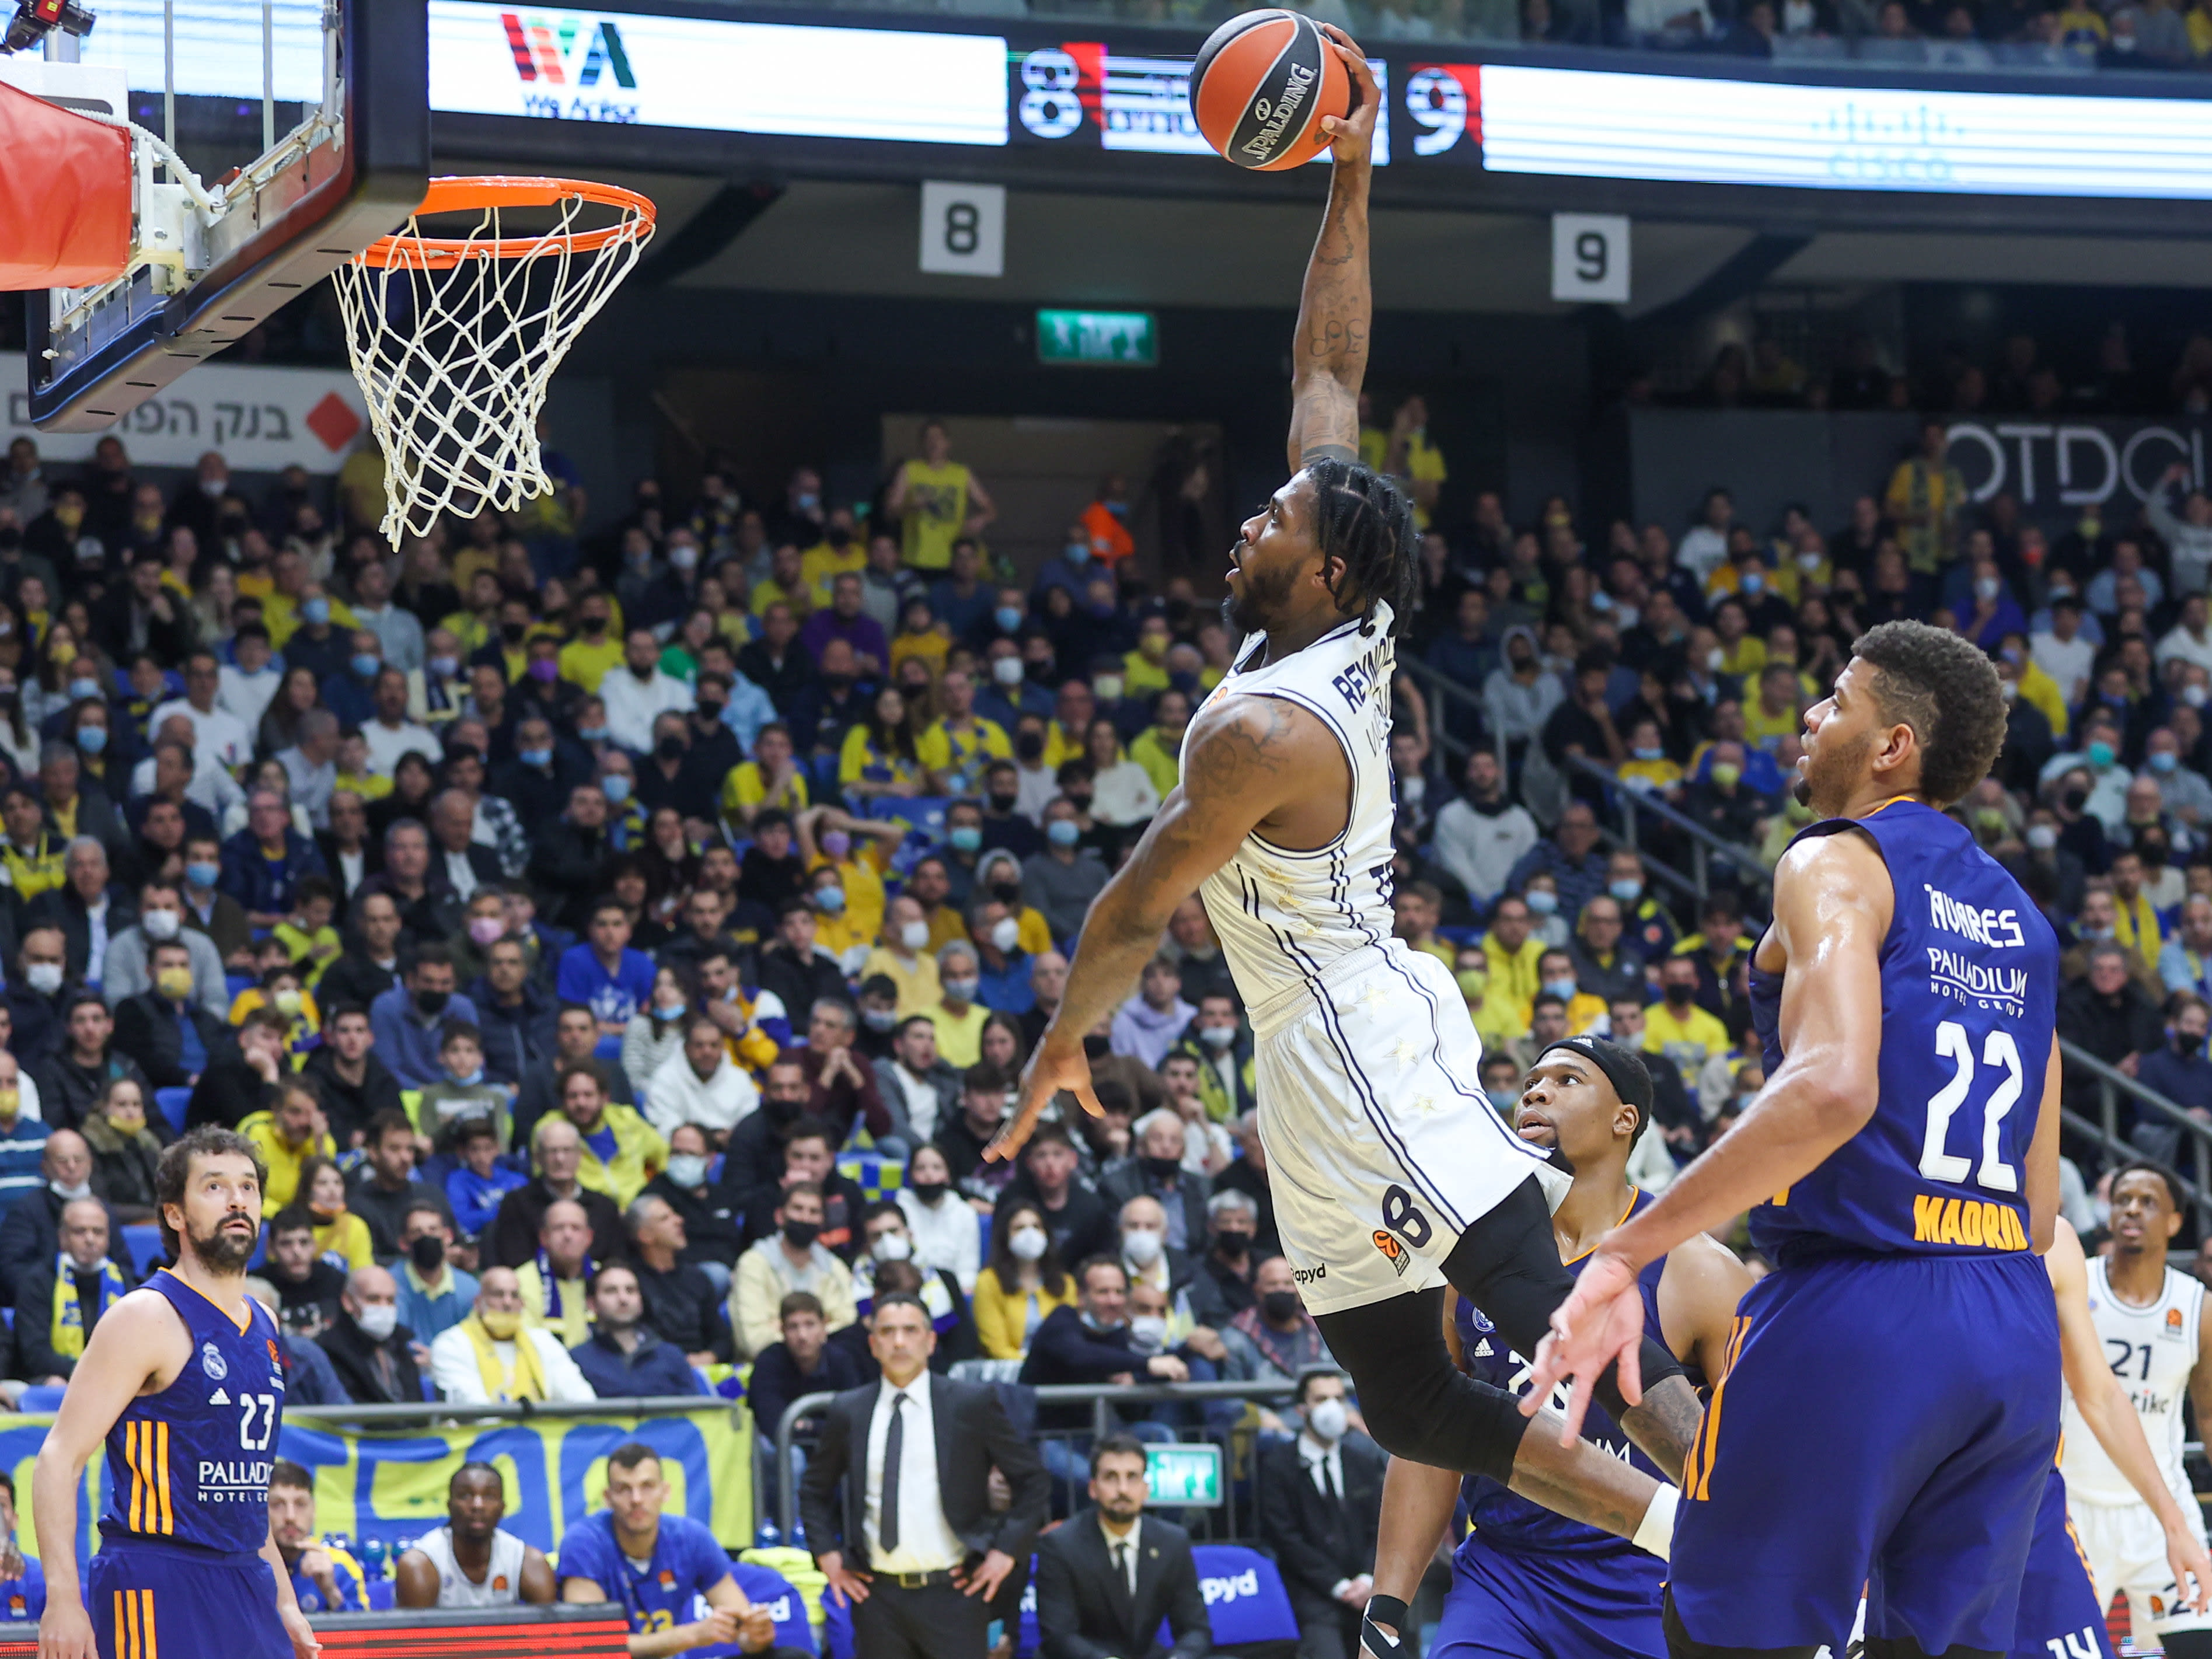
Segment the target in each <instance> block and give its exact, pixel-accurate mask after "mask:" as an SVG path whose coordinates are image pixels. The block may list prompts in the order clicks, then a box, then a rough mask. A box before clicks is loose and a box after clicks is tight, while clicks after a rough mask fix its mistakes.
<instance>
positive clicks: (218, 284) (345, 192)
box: [25, 0, 430, 432]
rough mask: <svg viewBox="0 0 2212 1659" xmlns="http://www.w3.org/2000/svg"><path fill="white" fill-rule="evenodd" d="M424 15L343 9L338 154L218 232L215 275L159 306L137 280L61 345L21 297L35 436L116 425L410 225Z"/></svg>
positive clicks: (46, 309)
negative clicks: (359, 254) (341, 113)
mask: <svg viewBox="0 0 2212 1659" xmlns="http://www.w3.org/2000/svg"><path fill="white" fill-rule="evenodd" d="M340 29H341V46H340V53H339V63H340V79H341V82H342V83H343V106H344V111H345V121H344V127H343V142H341V143H336V144H331V145H325V146H324V147H322V148H320V149H316V150H314V151H313V152H311V153H309V154H307V155H303V156H301V157H297V158H295V159H294V160H293V161H291V162H289V164H288V165H287V166H286V167H284V168H283V170H282V171H281V172H279V173H277V174H276V175H275V177H274V178H273V179H272V180H271V181H270V185H268V186H265V187H264V190H263V191H262V192H261V195H260V198H259V204H258V209H257V210H256V212H255V215H254V216H253V217H252V218H251V219H242V218H240V216H239V215H237V214H234V215H232V216H231V217H230V219H228V220H227V221H225V222H222V223H221V224H219V225H218V226H217V227H216V231H217V233H218V234H216V236H215V237H213V238H212V239H211V242H212V248H211V251H212V252H214V253H215V254H216V259H215V262H214V263H213V264H211V265H210V269H209V270H207V272H206V273H205V274H204V276H202V277H201V278H200V279H199V280H198V281H197V283H194V284H193V286H191V288H190V289H186V290H185V291H184V292H183V293H180V294H176V295H158V294H156V293H155V291H154V283H153V278H152V276H151V274H150V273H149V271H147V270H143V269H142V270H139V271H137V273H135V275H134V276H133V278H132V280H131V283H129V284H127V285H126V286H125V289H122V290H120V291H119V292H118V294H117V295H116V296H115V297H114V299H113V300H112V301H109V302H108V303H107V304H106V305H105V306H104V307H102V308H101V310H100V312H98V313H95V314H94V317H93V318H92V319H91V321H90V324H89V325H88V326H87V327H85V328H83V329H82V330H80V331H76V332H74V333H72V334H71V335H70V337H67V338H58V337H55V335H54V333H53V331H52V295H51V293H50V292H49V291H47V290H43V289H42V290H39V291H36V292H33V293H31V294H28V295H26V296H25V301H26V304H27V307H28V316H27V322H28V325H29V327H28V334H29V341H30V343H29V348H28V356H29V370H30V373H29V399H30V414H31V418H32V420H33V422H35V423H36V424H37V425H39V426H40V428H44V429H46V430H47V431H53V432H91V431H98V430H100V429H101V428H105V427H107V426H110V425H112V423H113V422H115V421H117V420H118V419H119V418H120V417H121V416H125V415H126V414H128V413H129V412H130V411H131V410H132V409H134V408H136V407H137V405H138V404H140V403H143V401H144V400H145V399H147V398H150V397H152V396H154V395H155V393H156V392H159V391H161V389H162V388H163V387H165V386H168V385H169V384H171V383H172V382H173V381H174V380H177V379H178V378H179V376H181V375H183V374H186V373H188V372H190V370H191V368H193V367H194V365H196V364H197V363H199V362H203V361H204V360H205V359H206V358H208V357H210V356H214V355H216V353H217V352H220V351H221V350H222V349H223V348H224V347H226V346H228V345H230V344H231V343H234V342H235V341H236V340H238V339H239V338H240V337H242V336H244V335H245V334H246V333H247V332H249V331H251V330H252V329H253V328H254V327H255V326H256V325H258V324H259V323H261V322H262V321H263V320H264V319H266V318H267V317H268V316H269V315H270V313H273V312H275V311H276V309H277V308H278V307H281V306H283V305H284V304H285V303H286V302H287V301H290V300H292V299H294V298H295V297H297V296H298V295H300V294H301V293H302V292H304V291H305V290H306V289H309V288H311V287H313V285H314V284H315V283H319V282H320V281H322V280H323V279H324V278H325V277H326V276H329V275H330V273H331V271H332V270H336V269H337V266H338V265H339V264H341V263H342V262H343V261H344V260H346V259H349V258H352V256H353V255H354V254H356V253H357V252H360V251H361V250H362V248H364V247H366V246H368V245H369V243H371V242H373V241H374V240H376V239H377V238H378V237H380V236H382V235H385V234H388V233H389V232H390V231H391V230H392V228H394V227H396V226H397V225H398V224H399V223H400V222H403V221H404V219H405V218H406V217H407V216H408V215H409V213H410V212H411V211H412V210H414V208H415V206H416V204H418V203H419V202H421V200H422V194H423V191H424V189H425V188H426V186H427V185H428V179H429V176H430V113H429V56H428V54H429V46H428V5H427V3H426V0H343V4H342V7H341V19H340ZM241 233H242V234H241ZM225 237H228V238H229V239H231V240H232V241H233V242H234V246H228V247H225V246H223V239H224V238H225ZM49 350H52V351H53V352H55V353H56V354H57V355H55V356H52V357H49V356H46V353H47V352H48V351H49Z"/></svg>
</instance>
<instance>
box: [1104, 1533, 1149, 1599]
mask: <svg viewBox="0 0 2212 1659" xmlns="http://www.w3.org/2000/svg"><path fill="white" fill-rule="evenodd" d="M1144 1532H1145V1517H1144V1516H1143V1514H1142V1513H1141V1512H1139V1515H1138V1516H1137V1518H1136V1519H1135V1520H1133V1521H1132V1522H1129V1530H1128V1531H1127V1533H1125V1534H1123V1535H1122V1536H1121V1537H1119V1538H1116V1537H1115V1536H1114V1534H1113V1532H1112V1531H1111V1530H1110V1529H1109V1528H1108V1527H1107V1525H1106V1517H1105V1516H1103V1515H1102V1516H1099V1517H1098V1534H1099V1536H1100V1537H1102V1538H1103V1539H1104V1540H1105V1541H1106V1559H1107V1560H1108V1562H1109V1563H1110V1562H1112V1561H1113V1559H1115V1558H1114V1552H1115V1550H1120V1551H1121V1577H1123V1579H1125V1580H1126V1581H1127V1583H1128V1586H1129V1595H1130V1596H1131V1598H1132V1599H1134V1597H1135V1595H1136V1594H1137V1559H1138V1549H1139V1546H1140V1545H1141V1544H1142V1543H1143V1541H1144Z"/></svg>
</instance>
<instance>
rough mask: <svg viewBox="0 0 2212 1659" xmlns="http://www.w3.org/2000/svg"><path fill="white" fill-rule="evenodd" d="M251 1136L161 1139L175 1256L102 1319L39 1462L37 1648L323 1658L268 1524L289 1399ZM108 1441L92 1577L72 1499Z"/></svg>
mask: <svg viewBox="0 0 2212 1659" xmlns="http://www.w3.org/2000/svg"><path fill="white" fill-rule="evenodd" d="M263 1174H264V1171H263V1170H262V1166H261V1161H260V1159H259V1158H258V1157H257V1156H256V1155H255V1153H254V1150H253V1146H252V1142H250V1141H248V1140H247V1139H245V1138H244V1137H243V1136H241V1135H238V1134H234V1133H231V1132H230V1131H229V1130H228V1129H218V1128H215V1127H211V1126H210V1127H201V1128H197V1129H195V1130H193V1131H192V1132H191V1133H190V1134H187V1135H185V1137H184V1138H183V1139H181V1140H178V1141H176V1142H174V1143H173V1144H172V1145H171V1146H169V1147H168V1149H167V1151H165V1152H163V1153H162V1154H161V1164H160V1165H159V1167H158V1169H157V1170H156V1172H155V1192H154V1195H155V1202H156V1203H157V1205H158V1206H159V1213H160V1218H161V1243H163V1245H164V1246H165V1247H167V1249H168V1251H169V1253H170V1255H172V1256H173V1257H174V1258H175V1260H176V1266H174V1267H164V1268H162V1269H161V1271H160V1272H159V1273H155V1275H154V1277H153V1278H152V1279H149V1280H148V1281H147V1283H146V1284H145V1285H143V1286H142V1287H140V1288H139V1289H137V1290H136V1291H131V1294H130V1295H128V1296H126V1297H124V1298H123V1299H122V1300H121V1301H120V1302H118V1303H117V1304H115V1305H114V1306H113V1307H112V1308H111V1309H109V1310H108V1311H107V1312H106V1314H105V1315H104V1316H102V1317H101V1319H100V1323H99V1324H98V1325H96V1326H94V1328H93V1332H92V1338H91V1340H90V1341H88V1343H87V1344H86V1345H85V1350H84V1357H83V1358H82V1360H80V1361H79V1363H78V1364H77V1368H76V1375H75V1376H72V1377H71V1378H70V1385H69V1392H68V1393H67V1394H65V1395H63V1396H62V1405H61V1410H60V1411H59V1413H57V1414H56V1416H55V1418H54V1426H53V1428H52V1430H51V1431H48V1433H47V1435H46V1444H45V1445H43V1446H42V1447H40V1449H39V1462H38V1466H37V1469H36V1471H35V1473H34V1474H33V1476H32V1482H31V1497H32V1509H33V1519H34V1521H35V1522H36V1524H37V1527H38V1532H39V1559H40V1564H41V1565H43V1566H44V1567H45V1568H46V1616H45V1617H44V1618H43V1619H41V1620H40V1621H39V1653H40V1659H94V1654H95V1653H96V1654H97V1655H98V1656H99V1659H160V1656H161V1654H162V1653H164V1652H166V1653H167V1654H168V1655H169V1656H170V1659H184V1656H190V1655H193V1654H198V1653H204V1652H206V1651H208V1650H209V1648H210V1643H211V1642H213V1641H216V1640H217V1639H218V1635H217V1633H219V1641H220V1645H221V1647H222V1651H223V1653H224V1654H225V1655H226V1656H228V1659H313V1656H314V1654H315V1651H316V1649H317V1646H318V1644H317V1643H316V1640H315V1635H314V1632H313V1631H312V1630H311V1629H309V1628H308V1626H307V1618H306V1616H305V1615H304V1614H303V1613H301V1611H300V1605H299V1602H298V1601H297V1600H295V1597H294V1595H293V1594H292V1579H291V1575H290V1574H289V1572H288V1571H285V1568H284V1564H283V1558H282V1557H281V1556H280V1555H279V1554H278V1553H277V1549H276V1540H275V1539H274V1538H272V1537H271V1536H270V1530H269V1476H270V1466H271V1464H272V1462H274V1460H275V1457H276V1452H275V1450H274V1448H275V1446H276V1426H277V1424H278V1422H279V1421H280V1420H281V1419H282V1417H283V1402H284V1370H283V1364H281V1362H280V1361H279V1358H278V1357H277V1352H276V1321H275V1320H273V1319H272V1318H270V1315H269V1311H268V1310H267V1309H265V1308H264V1307H262V1306H261V1304H258V1302H255V1301H254V1300H253V1299H252V1297H249V1296H247V1295H246V1261H248V1259H250V1258H251V1257H252V1255H253V1246H254V1243H255V1242H256V1241H257V1240H258V1238H259V1237H260V1236H261V1188H262V1177H263ZM103 1442H105V1443H106V1450H107V1490H108V1498H107V1507H106V1510H104V1511H103V1512H102V1514H101V1515H100V1553H98V1554H96V1555H94V1557H93V1558H92V1565H91V1568H90V1571H88V1573H87V1575H86V1577H85V1581H84V1583H83V1586H82V1589H80V1588H79V1583H78V1579H77V1571H76V1522H77V1512H76V1497H77V1489H78V1486H79V1485H80V1483H81V1482H82V1480H83V1478H84V1466H85V1465H86V1463H87V1462H90V1461H91V1458H92V1455H93V1453H94V1451H96V1450H97V1449H100V1445H101V1444H102V1443H103Z"/></svg>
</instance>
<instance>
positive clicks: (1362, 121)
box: [1290, 23, 1382, 472]
mask: <svg viewBox="0 0 2212 1659" xmlns="http://www.w3.org/2000/svg"><path fill="white" fill-rule="evenodd" d="M1321 30H1322V33H1323V34H1325V35H1327V36H1328V41H1327V43H1326V44H1327V50H1328V51H1330V52H1334V53H1335V54H1336V56H1337V58H1339V59H1340V61H1341V62H1342V63H1343V64H1344V67H1345V72H1346V74H1347V75H1349V76H1351V78H1352V99H1353V102H1352V112H1351V113H1350V114H1349V115H1346V116H1341V117H1339V116H1333V115H1332V116H1324V117H1323V118H1322V125H1323V127H1324V128H1326V129H1327V131H1328V134H1329V136H1330V137H1332V138H1333V139H1334V141H1335V142H1334V144H1332V145H1331V147H1330V153H1331V155H1332V157H1333V159H1334V168H1333V170H1332V172H1331V173H1330V175H1329V182H1328V211H1327V212H1326V213H1325V214H1324V215H1323V216H1322V222H1321V235H1320V237H1319V238H1318V239H1317V240H1316V241H1315V243H1314V251H1313V257H1312V258H1310V259H1309V260H1307V262H1306V281H1305V288H1304V290H1303V291H1302V292H1301V293H1300V295H1299V296H1298V328H1297V335H1296V336H1295V337H1293V338H1292V340H1291V443H1290V455H1291V471H1293V472H1295V471H1297V470H1298V469H1299V468H1300V467H1302V466H1304V465H1306V464H1307V463H1308V462H1309V461H1318V460H1332V459H1333V460H1345V461H1349V460H1356V459H1358V456H1359V383H1360V381H1361V380H1364V378H1365V377H1366V374H1367V333H1368V325H1369V323H1370V319H1371V316H1372V313H1373V311H1374V302H1373V295H1372V292H1371V287H1370V282H1369V279H1368V272H1367V180H1368V173H1369V170H1370V168H1369V162H1368V152H1369V149H1370V147H1371V146H1372V145H1373V143H1374V141H1375V114H1376V110H1377V109H1378V108H1379V107H1380V106H1381V104H1382V94H1380V93H1379V92H1378V91H1377V90H1376V85H1375V72H1374V71H1373V70H1370V69H1369V68H1368V67H1367V59H1366V58H1364V56H1362V55H1361V53H1360V51H1359V48H1358V46H1357V45H1355V44H1354V43H1353V41H1352V37H1351V36H1350V35H1348V34H1346V33H1345V32H1344V31H1343V30H1342V29H1340V28H1336V27H1333V26H1332V25H1330V24H1327V23H1323V24H1322V25H1321Z"/></svg>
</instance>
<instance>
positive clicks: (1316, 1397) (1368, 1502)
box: [1257, 1371, 1388, 1654]
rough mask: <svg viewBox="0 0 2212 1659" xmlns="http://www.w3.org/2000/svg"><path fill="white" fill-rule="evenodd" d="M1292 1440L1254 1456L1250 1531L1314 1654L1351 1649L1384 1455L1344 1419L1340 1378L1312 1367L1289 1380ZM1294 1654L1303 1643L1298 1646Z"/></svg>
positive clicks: (1369, 1579)
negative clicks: (1255, 1520) (1255, 1496)
mask: <svg viewBox="0 0 2212 1659" xmlns="http://www.w3.org/2000/svg"><path fill="white" fill-rule="evenodd" d="M1297 1405H1298V1412H1297V1416H1298V1419H1299V1427H1298V1431H1297V1436H1296V1437H1295V1438H1290V1439H1285V1440H1281V1441H1278V1442H1277V1443H1275V1444H1273V1445H1269V1446H1266V1447H1264V1448H1263V1449H1261V1453H1260V1458H1261V1474H1260V1480H1259V1481H1258V1483H1257V1484H1258V1490H1259V1491H1260V1492H1261V1493H1263V1494H1264V1497H1263V1498H1262V1500H1261V1504H1260V1509H1259V1522H1260V1537H1261V1541H1263V1542H1264V1543H1265V1544H1266V1545H1267V1547H1268V1548H1269V1549H1270V1550H1272V1551H1273V1553H1274V1556H1275V1559H1276V1561H1277V1562H1278V1563H1279V1565H1280V1566H1281V1568H1282V1573H1283V1588H1284V1589H1285V1590H1287V1591H1288V1592H1289V1593H1290V1597H1291V1612H1292V1613H1295V1614H1296V1615H1297V1621H1298V1628H1299V1630H1300V1631H1301V1632H1305V1634H1306V1637H1307V1638H1308V1640H1309V1642H1310V1643H1311V1642H1312V1641H1313V1638H1315V1637H1316V1636H1328V1637H1333V1638H1334V1640H1335V1645H1334V1646H1331V1647H1322V1646H1321V1645H1319V1644H1317V1643H1315V1644H1313V1646H1312V1649H1311V1650H1312V1651H1314V1652H1316V1653H1320V1652H1333V1653H1339V1654H1350V1653H1356V1652H1358V1651H1359V1650H1360V1648H1359V1626H1360V1620H1361V1619H1362V1617H1363V1616H1364V1613H1365V1612H1366V1607H1367V1597H1368V1595H1369V1594H1370V1592H1371V1591H1372V1589H1374V1578H1373V1576H1372V1574H1371V1572H1370V1567H1371V1566H1372V1565H1373V1563H1374V1560H1375V1541H1376V1531H1377V1529H1378V1528H1379V1527H1380V1525H1381V1522H1382V1518H1383V1469H1384V1468H1385V1466H1386V1464H1387V1462H1388V1460H1387V1459H1386V1458H1385V1457H1384V1456H1383V1453H1382V1450H1381V1449H1380V1448H1378V1447H1377V1446H1376V1444H1375V1443H1374V1442H1373V1441H1371V1440H1370V1439H1369V1438H1368V1437H1366V1436H1365V1435H1364V1434H1353V1433H1352V1432H1351V1429H1352V1423H1353V1421H1354V1419H1353V1416H1352V1412H1351V1410H1350V1402H1349V1401H1347V1400H1346V1398H1345V1392H1344V1378H1343V1377H1342V1376H1338V1375H1336V1374H1335V1373H1334V1372H1329V1371H1312V1372H1309V1373H1307V1374H1306V1375H1305V1376H1302V1377H1300V1378H1299V1379H1298V1395H1297ZM1302 1651H1304V1650H1303V1649H1302Z"/></svg>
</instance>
